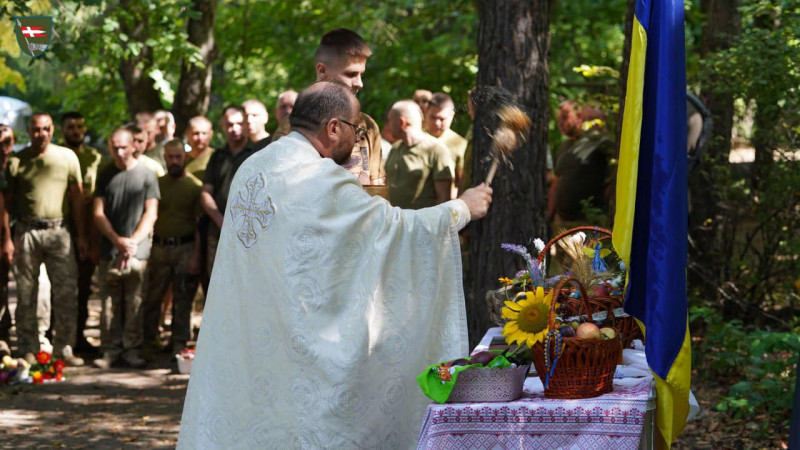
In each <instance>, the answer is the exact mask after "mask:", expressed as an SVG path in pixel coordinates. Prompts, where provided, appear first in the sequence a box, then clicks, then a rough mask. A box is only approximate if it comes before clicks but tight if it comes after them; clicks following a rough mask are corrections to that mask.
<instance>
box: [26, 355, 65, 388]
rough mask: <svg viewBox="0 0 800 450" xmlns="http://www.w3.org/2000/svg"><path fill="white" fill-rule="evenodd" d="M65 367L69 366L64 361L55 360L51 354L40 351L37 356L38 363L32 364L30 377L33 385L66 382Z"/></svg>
mask: <svg viewBox="0 0 800 450" xmlns="http://www.w3.org/2000/svg"><path fill="white" fill-rule="evenodd" d="M65 367H67V364H66V363H65V362H64V361H62V360H60V359H56V360H53V358H52V357H51V355H50V353H47V352H45V351H40V352H39V353H37V354H36V363H34V364H31V368H30V377H31V380H32V381H33V384H43V383H55V382H59V381H64V368H65Z"/></svg>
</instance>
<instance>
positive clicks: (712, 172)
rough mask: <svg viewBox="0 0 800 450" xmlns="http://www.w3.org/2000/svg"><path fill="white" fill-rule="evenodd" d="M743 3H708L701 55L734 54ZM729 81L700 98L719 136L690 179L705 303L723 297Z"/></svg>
mask: <svg viewBox="0 0 800 450" xmlns="http://www.w3.org/2000/svg"><path fill="white" fill-rule="evenodd" d="M738 7H739V1H738V0H704V1H703V3H702V8H703V12H704V13H705V15H706V17H707V21H706V23H705V26H704V28H703V34H702V41H701V45H700V51H701V54H702V55H711V54H713V53H715V52H718V51H721V50H724V49H727V48H729V47H730V46H731V45H732V43H733V42H734V40H735V38H736V36H737V35H738V34H739V33H740V32H741V17H740V16H739V13H738V11H737V8H738ZM726 83H728V81H727V80H710V83H707V84H706V85H704V86H703V89H702V92H701V93H700V97H701V98H702V100H703V102H704V103H705V105H706V107H707V108H708V110H709V111H710V112H711V117H712V119H713V120H714V130H713V135H712V136H711V138H710V139H709V141H708V145H707V147H706V157H704V158H702V159H701V160H700V162H699V164H698V166H697V167H696V169H695V170H694V171H693V172H692V173H691V174H689V192H690V212H689V236H690V237H691V240H690V246H689V267H690V270H689V272H688V281H689V289H690V290H695V291H696V292H697V293H698V294H699V295H700V296H701V297H703V298H707V299H713V298H715V297H716V296H717V285H718V284H719V283H718V281H719V280H718V279H717V278H718V276H717V275H718V273H715V271H714V270H713V269H712V268H713V267H718V266H719V265H718V264H716V263H715V261H718V260H717V258H719V257H720V249H719V247H718V244H719V239H718V235H719V229H718V225H719V224H720V222H721V221H720V220H719V214H720V208H719V205H720V197H719V193H720V188H719V187H718V185H719V183H721V182H722V180H720V179H718V178H719V176H718V175H719V173H720V171H719V168H720V167H724V166H727V165H728V155H729V154H730V151H731V130H732V128H733V95H732V94H730V93H729V92H730V90H729V89H726V88H724V87H725V84H726Z"/></svg>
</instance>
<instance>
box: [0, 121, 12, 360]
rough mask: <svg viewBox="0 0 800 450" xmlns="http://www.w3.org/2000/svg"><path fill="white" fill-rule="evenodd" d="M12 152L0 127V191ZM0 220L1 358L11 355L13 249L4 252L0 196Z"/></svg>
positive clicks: (6, 130) (7, 234) (7, 233)
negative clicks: (1, 249)
mask: <svg viewBox="0 0 800 450" xmlns="http://www.w3.org/2000/svg"><path fill="white" fill-rule="evenodd" d="M13 151H14V130H12V129H11V127H10V126H8V125H0V170H1V171H0V189H4V188H5V186H4V184H5V178H4V177H3V176H2V171H5V169H6V165H7V164H8V158H9V157H10V156H11V153H13ZM0 220H2V224H1V225H0V227H2V228H1V229H0V243H2V244H3V251H2V255H0V356H3V355H9V354H11V348H10V347H9V345H8V342H9V340H10V334H11V333H10V332H11V322H12V321H11V311H9V309H8V271H9V270H10V268H11V257H12V256H13V254H14V250H13V248H12V249H11V252H10V253H8V252H6V249H5V245H6V244H7V243H8V244H11V246H12V247H13V245H14V244H13V241H12V237H11V227H10V226H9V220H8V211H6V208H5V204H4V202H3V196H2V195H0Z"/></svg>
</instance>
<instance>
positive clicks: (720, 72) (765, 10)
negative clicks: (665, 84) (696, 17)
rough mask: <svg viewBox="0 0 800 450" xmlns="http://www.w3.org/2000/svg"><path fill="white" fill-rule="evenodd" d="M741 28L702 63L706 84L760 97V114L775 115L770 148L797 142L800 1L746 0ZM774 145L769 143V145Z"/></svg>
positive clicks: (799, 121)
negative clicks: (730, 40) (728, 41)
mask: <svg viewBox="0 0 800 450" xmlns="http://www.w3.org/2000/svg"><path fill="white" fill-rule="evenodd" d="M740 11H741V14H742V33H741V35H740V36H738V37H736V38H735V39H734V40H733V45H731V47H730V48H729V49H727V50H724V51H720V52H717V53H715V54H710V55H707V56H706V57H705V58H704V59H703V61H702V63H701V75H702V76H701V77H700V78H701V80H702V82H703V84H704V86H705V87H706V89H709V90H713V91H715V92H719V93H728V94H732V95H734V96H735V97H736V98H740V99H743V100H744V102H745V103H749V102H750V101H753V100H754V101H755V102H756V107H757V109H758V113H759V114H766V115H769V116H770V117H774V118H775V119H774V120H770V121H769V124H768V126H769V127H770V128H769V129H764V130H760V131H761V132H763V133H764V134H765V135H767V136H769V140H770V141H771V142H770V143H771V144H772V147H773V148H772V149H774V148H775V147H776V146H785V145H787V144H790V145H796V144H797V136H798V131H799V130H800V114H799V113H800V95H799V94H800V91H798V89H800V7H799V6H798V4H797V2H796V1H788V0H787V1H782V0H743V1H742V6H741V8H740ZM770 150H771V149H770Z"/></svg>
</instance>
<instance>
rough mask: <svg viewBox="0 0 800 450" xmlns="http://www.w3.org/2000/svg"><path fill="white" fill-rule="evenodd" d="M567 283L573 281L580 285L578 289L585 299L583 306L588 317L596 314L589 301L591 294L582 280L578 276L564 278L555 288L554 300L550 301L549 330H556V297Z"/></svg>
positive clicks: (582, 298)
mask: <svg viewBox="0 0 800 450" xmlns="http://www.w3.org/2000/svg"><path fill="white" fill-rule="evenodd" d="M567 283H572V284H574V285H575V286H577V287H578V290H579V291H580V293H581V300H582V301H583V307H584V308H585V309H586V314H587V315H588V317H592V314H594V311H593V310H592V306H591V304H590V303H589V296H588V295H586V289H584V288H583V284H581V282H580V281H579V280H578V279H577V278H572V277H570V278H564V279H563V280H561V281H560V282H559V283H558V284H557V285H556V287H555V289H553V300H552V301H551V302H550V317H549V318H548V319H549V320H548V323H547V325H548V328H547V329H548V330H554V329H555V327H556V315H555V314H556V299H557V298H558V297H557V295H558V294H557V293H558V292H561V289H562V288H563V287H564V285H565V284H567Z"/></svg>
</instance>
